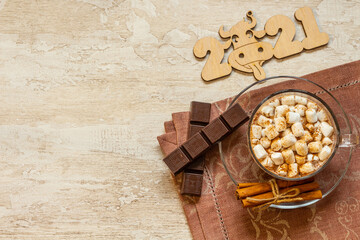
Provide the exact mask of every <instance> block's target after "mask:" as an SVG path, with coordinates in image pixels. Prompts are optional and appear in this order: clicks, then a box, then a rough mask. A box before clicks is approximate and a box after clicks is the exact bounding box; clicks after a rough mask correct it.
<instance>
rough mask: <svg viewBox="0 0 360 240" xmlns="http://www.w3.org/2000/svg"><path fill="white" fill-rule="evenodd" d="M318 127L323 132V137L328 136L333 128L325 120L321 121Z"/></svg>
mask: <svg viewBox="0 0 360 240" xmlns="http://www.w3.org/2000/svg"><path fill="white" fill-rule="evenodd" d="M320 128H321V132H322V134H324V136H325V137H330V136H331V135H332V134H333V132H334V128H333V127H332V126H330V124H328V123H327V122H322V123H321V127H320Z"/></svg>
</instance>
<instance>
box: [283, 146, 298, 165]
mask: <svg viewBox="0 0 360 240" xmlns="http://www.w3.org/2000/svg"><path fill="white" fill-rule="evenodd" d="M281 154H282V156H283V158H284V160H285V162H286V163H287V164H290V163H294V162H295V155H294V152H293V151H292V150H291V149H285V150H283V151H282V152H281Z"/></svg>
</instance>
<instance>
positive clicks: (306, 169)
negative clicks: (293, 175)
mask: <svg viewBox="0 0 360 240" xmlns="http://www.w3.org/2000/svg"><path fill="white" fill-rule="evenodd" d="M314 170H315V168H314V166H313V165H312V163H311V162H307V163H304V164H303V165H301V166H300V167H299V171H300V173H301V174H309V173H312V172H313V171H314Z"/></svg>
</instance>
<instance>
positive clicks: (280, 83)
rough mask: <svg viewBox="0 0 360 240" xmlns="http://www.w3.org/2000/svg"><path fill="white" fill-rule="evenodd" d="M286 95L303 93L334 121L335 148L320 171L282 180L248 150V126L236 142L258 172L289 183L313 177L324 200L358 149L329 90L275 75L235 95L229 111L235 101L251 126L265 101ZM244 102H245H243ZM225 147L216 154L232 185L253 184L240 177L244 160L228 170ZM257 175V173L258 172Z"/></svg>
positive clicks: (285, 205) (293, 205) (356, 139)
mask: <svg viewBox="0 0 360 240" xmlns="http://www.w3.org/2000/svg"><path fill="white" fill-rule="evenodd" d="M264 85H265V86H270V88H271V91H270V90H269V88H262V87H264ZM260 88H261V90H260V91H259V89H260ZM253 90H258V91H253ZM289 92H296V94H300V95H301V94H305V96H306V97H307V98H308V99H310V100H312V101H314V102H315V103H317V104H319V105H320V106H321V107H322V108H323V109H324V110H325V111H326V112H327V116H328V117H330V118H332V120H331V121H333V122H332V124H331V125H332V126H333V128H334V133H333V134H335V138H334V143H333V144H334V145H333V148H332V153H331V154H330V156H329V157H328V158H327V160H326V162H325V164H324V165H323V166H322V167H321V168H319V169H317V170H316V171H315V172H313V173H311V174H309V175H306V176H303V177H299V178H287V177H281V176H279V175H277V174H275V173H272V172H271V171H269V170H267V169H266V168H265V167H264V166H262V164H261V163H260V162H259V161H258V160H257V158H256V157H255V155H254V153H253V151H252V148H251V147H250V146H251V145H249V144H250V142H249V139H250V135H249V133H250V132H249V131H250V130H249V127H248V129H247V136H246V138H242V140H241V139H239V141H244V142H243V144H246V145H248V149H249V153H250V156H251V158H252V159H253V160H255V162H256V165H258V166H259V167H260V168H261V169H262V170H263V171H262V170H260V171H262V172H264V171H265V172H266V173H267V175H268V176H272V177H275V178H278V179H284V180H290V181H292V180H301V179H305V178H310V177H312V176H314V175H316V181H317V182H318V183H319V184H320V188H321V190H322V192H323V198H325V197H326V196H328V195H329V194H330V193H331V192H332V191H333V190H334V189H335V188H336V187H337V186H338V185H339V183H340V182H341V180H342V179H343V177H344V176H345V174H346V172H347V170H348V168H349V165H350V161H351V156H352V152H353V151H354V149H355V147H357V146H359V136H358V134H357V133H354V132H353V130H352V127H351V125H350V120H349V118H348V115H347V113H346V112H345V110H344V109H343V107H342V106H341V104H340V102H339V101H338V100H337V99H336V98H335V97H334V96H333V95H332V93H331V90H329V91H328V90H327V89H325V88H324V87H322V86H321V85H319V84H317V83H315V82H312V81H310V80H308V79H305V78H300V77H294V76H274V77H269V78H266V79H264V80H261V81H257V82H255V83H253V84H251V85H249V86H248V87H246V88H245V89H243V90H242V91H241V92H240V93H239V94H238V95H237V96H235V97H234V98H233V100H232V101H231V103H230V104H229V106H228V108H229V107H231V106H232V105H233V104H235V103H236V102H239V103H240V105H241V106H242V107H243V109H244V110H245V111H246V112H248V113H250V115H251V118H250V120H249V122H248V123H249V126H250V123H251V122H252V120H253V118H254V114H255V113H256V112H257V109H259V108H260V106H261V105H262V104H263V103H264V102H265V101H266V100H268V99H269V98H271V97H274V96H275V95H277V94H282V93H289ZM243 99H245V100H244V101H243ZM244 127H246V126H244ZM224 144H226V143H223V142H220V143H219V145H218V146H219V154H220V158H221V160H222V163H223V165H224V168H225V171H226V172H227V174H228V175H229V177H230V179H231V180H232V181H233V183H234V184H235V185H237V183H238V182H249V181H254V180H253V179H252V180H251V179H248V178H247V177H246V176H245V175H241V174H240V172H242V171H241V170H242V168H243V167H248V165H246V164H248V162H247V161H241V162H239V163H238V165H239V166H238V168H237V170H234V168H233V167H232V169H231V171H229V169H228V166H227V164H226V162H227V161H226V159H225V156H228V155H226V153H227V152H230V151H231V148H230V149H229V146H227V145H224ZM223 145H224V146H223ZM223 150H225V151H223ZM249 160H251V159H249ZM257 174H260V172H259V173H257ZM259 180H260V179H259ZM320 200H321V199H316V200H311V201H304V202H294V203H283V204H278V205H271V207H274V208H280V209H295V208H300V207H305V206H309V205H311V204H313V203H316V202H318V201H320Z"/></svg>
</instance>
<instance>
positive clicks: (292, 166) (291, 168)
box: [288, 163, 298, 177]
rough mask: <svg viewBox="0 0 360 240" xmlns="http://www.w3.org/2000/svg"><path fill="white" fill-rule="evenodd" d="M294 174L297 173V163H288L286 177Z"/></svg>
mask: <svg viewBox="0 0 360 240" xmlns="http://www.w3.org/2000/svg"><path fill="white" fill-rule="evenodd" d="M296 175H298V164H297V163H291V164H289V171H288V177H295V176H296Z"/></svg>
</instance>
